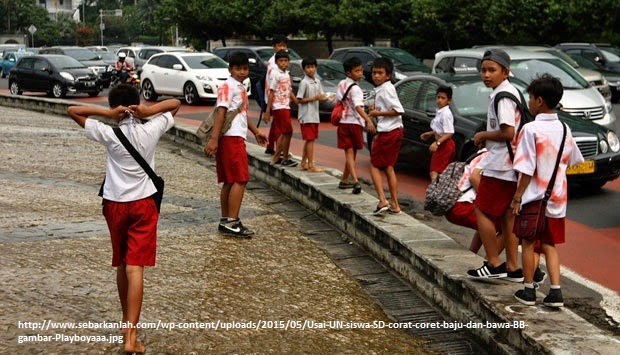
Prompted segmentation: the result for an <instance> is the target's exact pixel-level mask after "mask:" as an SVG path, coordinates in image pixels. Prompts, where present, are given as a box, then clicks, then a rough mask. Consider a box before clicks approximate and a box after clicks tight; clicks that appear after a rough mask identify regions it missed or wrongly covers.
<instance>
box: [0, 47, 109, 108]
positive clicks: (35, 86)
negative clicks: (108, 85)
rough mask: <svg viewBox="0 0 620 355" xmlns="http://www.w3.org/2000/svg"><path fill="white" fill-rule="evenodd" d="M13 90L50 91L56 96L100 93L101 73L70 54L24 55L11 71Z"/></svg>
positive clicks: (10, 77)
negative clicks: (99, 76) (96, 72)
mask: <svg viewBox="0 0 620 355" xmlns="http://www.w3.org/2000/svg"><path fill="white" fill-rule="evenodd" d="M9 90H10V91H11V94H13V95H21V94H22V92H24V91H39V92H46V93H48V95H50V96H52V97H56V98H61V97H65V95H66V94H68V93H70V94H78V93H87V94H88V95H89V96H92V97H94V96H97V95H99V92H101V90H102V87H101V83H100V82H99V79H98V76H97V75H96V74H95V73H93V71H92V70H90V69H89V68H87V67H86V66H84V64H82V63H80V62H78V61H77V60H75V59H73V58H71V57H69V56H66V55H34V56H29V57H22V58H21V59H20V60H19V61H18V62H17V64H16V65H15V67H13V68H12V69H11V71H10V72H9Z"/></svg>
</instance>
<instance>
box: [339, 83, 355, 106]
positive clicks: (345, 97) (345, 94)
mask: <svg viewBox="0 0 620 355" xmlns="http://www.w3.org/2000/svg"><path fill="white" fill-rule="evenodd" d="M355 85H357V83H353V84H351V85H349V87H348V88H347V90H346V91H345V92H344V95H343V96H342V100H340V101H342V102H344V100H346V99H347V96H348V95H349V91H351V88H352V87H353V86H355Z"/></svg>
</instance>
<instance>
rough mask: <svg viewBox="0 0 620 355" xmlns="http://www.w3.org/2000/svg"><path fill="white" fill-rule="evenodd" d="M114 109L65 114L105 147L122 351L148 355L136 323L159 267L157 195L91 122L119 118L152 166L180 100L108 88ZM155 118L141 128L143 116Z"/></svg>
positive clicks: (104, 130) (106, 210) (103, 129)
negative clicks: (149, 273) (151, 99)
mask: <svg viewBox="0 0 620 355" xmlns="http://www.w3.org/2000/svg"><path fill="white" fill-rule="evenodd" d="M108 101H109V104H110V108H109V109H106V108H104V107H91V106H71V107H69V108H68V109H67V112H68V114H69V116H71V118H72V119H73V120H74V121H75V122H77V124H79V125H80V126H82V127H84V129H85V130H86V137H87V138H89V139H91V140H93V141H95V142H99V143H101V144H103V145H105V146H106V149H107V159H106V179H105V184H104V186H103V215H104V216H105V219H106V222H107V224H108V229H109V230H110V239H111V240H112V266H115V267H116V284H117V288H118V296H119V299H120V301H121V308H122V311H123V324H128V325H129V326H128V328H127V329H125V330H124V337H123V343H124V346H123V351H125V352H130V353H134V352H136V353H144V351H145V348H144V346H143V345H141V344H140V343H139V342H138V333H137V329H136V324H137V323H138V321H139V319H140V310H141V308H142V295H143V276H144V267H145V266H155V252H156V244H157V221H158V219H159V212H158V211H157V207H156V205H155V201H154V200H153V199H152V198H151V196H152V195H153V194H154V193H155V192H156V191H157V189H156V188H155V186H154V185H153V182H152V181H151V179H150V178H149V176H148V175H147V173H146V172H145V171H144V170H143V169H142V168H141V167H140V165H139V164H138V162H136V160H135V159H134V158H133V157H132V156H131V155H130V154H129V152H128V151H127V150H126V149H125V148H124V146H123V145H122V143H121V142H120V140H119V139H118V138H117V137H116V134H115V133H114V131H113V128H112V127H110V126H108V125H106V124H104V123H101V122H99V121H97V120H94V119H90V118H88V117H89V116H93V115H98V116H105V117H108V118H111V119H115V120H118V121H119V123H118V126H119V128H120V129H121V131H122V132H123V134H124V135H125V136H126V137H127V139H128V140H129V142H130V143H131V144H132V145H133V146H134V147H135V149H136V150H137V151H138V152H139V153H140V155H142V157H143V158H144V160H146V162H147V163H148V164H149V165H150V166H151V167H152V168H154V166H155V145H156V144H157V141H158V140H159V138H160V137H161V136H162V135H163V134H164V133H165V132H166V131H167V130H169V129H170V128H172V126H173V125H174V118H173V116H174V115H175V114H176V112H177V110H178V109H179V106H180V104H181V103H180V102H179V100H174V99H172V100H166V101H162V102H158V103H156V104H154V105H152V106H145V105H140V93H139V92H138V90H136V89H135V88H134V87H132V86H129V85H124V84H121V85H119V86H117V87H115V88H113V89H111V90H110V94H109V97H108ZM153 115H157V116H156V117H154V118H153V119H151V120H150V121H148V122H146V123H144V124H140V120H139V118H143V117H148V116H153Z"/></svg>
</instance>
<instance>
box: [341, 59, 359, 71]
mask: <svg viewBox="0 0 620 355" xmlns="http://www.w3.org/2000/svg"><path fill="white" fill-rule="evenodd" d="M360 65H362V60H361V59H359V58H358V57H351V58H349V59H347V60H345V61H344V63H342V66H343V67H344V72H345V73H348V72H350V71H351V70H353V68H355V67H359V66H360Z"/></svg>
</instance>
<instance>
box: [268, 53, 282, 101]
mask: <svg viewBox="0 0 620 355" xmlns="http://www.w3.org/2000/svg"><path fill="white" fill-rule="evenodd" d="M279 69H280V68H278V65H277V64H276V54H275V53H274V54H273V55H272V56H271V58H269V60H268V61H267V73H266V74H265V103H267V100H268V99H269V84H270V83H271V74H272V73H274V71H275V70H279Z"/></svg>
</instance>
